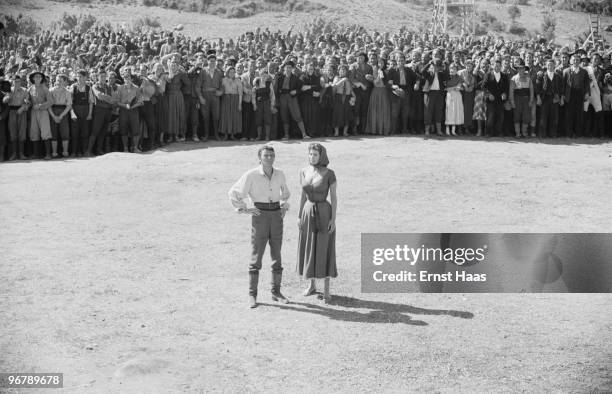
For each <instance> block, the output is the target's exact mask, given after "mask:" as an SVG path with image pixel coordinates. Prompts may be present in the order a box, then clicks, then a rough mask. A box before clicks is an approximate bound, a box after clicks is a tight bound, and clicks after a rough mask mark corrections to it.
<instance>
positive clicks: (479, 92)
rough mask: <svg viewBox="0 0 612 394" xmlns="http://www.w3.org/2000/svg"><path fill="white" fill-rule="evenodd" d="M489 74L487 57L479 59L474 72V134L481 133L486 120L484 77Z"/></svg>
mask: <svg viewBox="0 0 612 394" xmlns="http://www.w3.org/2000/svg"><path fill="white" fill-rule="evenodd" d="M488 74H489V59H481V60H480V63H479V68H478V71H476V72H475V73H474V77H475V79H476V87H475V89H476V94H475V95H474V114H473V115H472V119H473V120H475V121H476V125H477V127H478V130H477V132H476V136H477V137H480V136H482V135H483V129H484V123H485V122H486V120H487V100H486V97H485V88H484V78H485V77H486V76H487V75H488Z"/></svg>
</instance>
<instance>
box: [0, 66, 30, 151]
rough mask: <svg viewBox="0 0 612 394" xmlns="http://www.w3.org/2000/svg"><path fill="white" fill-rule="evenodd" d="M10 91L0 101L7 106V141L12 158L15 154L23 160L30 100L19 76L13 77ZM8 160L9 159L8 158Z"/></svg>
mask: <svg viewBox="0 0 612 394" xmlns="http://www.w3.org/2000/svg"><path fill="white" fill-rule="evenodd" d="M12 79H13V83H12V87H11V91H10V92H9V94H8V95H5V96H4V98H3V99H2V101H3V102H4V103H6V104H7V105H8V131H9V140H10V142H11V145H12V148H13V154H12V155H11V158H13V157H14V156H15V155H16V153H15V152H17V154H18V155H19V159H20V160H25V159H26V156H25V154H24V150H23V148H24V143H25V140H26V134H27V124H28V112H27V111H28V107H29V105H30V98H29V93H28V91H27V90H26V89H25V88H24V87H22V86H21V85H22V83H23V80H22V79H21V77H20V76H19V75H14V76H13V78H12ZM9 160H10V158H9Z"/></svg>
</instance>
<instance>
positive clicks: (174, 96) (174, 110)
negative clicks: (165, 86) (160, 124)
mask: <svg viewBox="0 0 612 394" xmlns="http://www.w3.org/2000/svg"><path fill="white" fill-rule="evenodd" d="M186 130H187V119H185V102H184V100H183V93H181V92H180V91H178V92H170V93H169V94H168V130H167V132H168V134H170V135H180V136H184V135H185V131H186Z"/></svg>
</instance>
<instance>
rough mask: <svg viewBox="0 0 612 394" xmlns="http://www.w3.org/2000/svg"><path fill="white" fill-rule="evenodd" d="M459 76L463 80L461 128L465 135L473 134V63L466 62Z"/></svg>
mask: <svg viewBox="0 0 612 394" xmlns="http://www.w3.org/2000/svg"><path fill="white" fill-rule="evenodd" d="M459 76H460V77H461V79H463V90H462V94H461V99H462V102H463V127H464V132H465V134H472V133H473V123H474V120H473V119H472V117H473V116H474V101H475V97H476V82H477V79H476V76H475V75H474V62H473V61H472V60H471V59H468V60H466V62H465V68H464V69H463V70H460V71H459Z"/></svg>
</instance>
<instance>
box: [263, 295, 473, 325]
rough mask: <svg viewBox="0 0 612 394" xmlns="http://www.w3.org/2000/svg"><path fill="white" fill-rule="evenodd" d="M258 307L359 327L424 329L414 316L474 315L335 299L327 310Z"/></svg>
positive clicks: (298, 304)
mask: <svg viewBox="0 0 612 394" xmlns="http://www.w3.org/2000/svg"><path fill="white" fill-rule="evenodd" d="M259 305H261V306H273V307H276V308H280V309H285V310H292V311H296V312H305V313H313V314H315V315H321V316H326V317H328V318H330V319H333V320H342V321H350V322H358V323H404V324H410V325H414V326H427V325H428V323H426V322H424V321H422V320H413V319H412V317H411V316H408V315H407V314H414V315H446V316H452V317H460V318H462V319H471V318H473V317H474V314H473V313H471V312H467V311H456V310H447V309H425V308H418V307H415V306H412V305H407V304H392V303H389V302H381V301H367V300H361V299H358V298H353V297H343V296H334V297H333V298H332V300H331V302H330V303H329V304H327V305H326V306H323V305H318V304H309V303H304V302H295V301H294V302H291V303H289V304H265V303H260V304H259ZM329 306H340V307H343V308H359V309H369V310H370V311H368V312H358V311H353V310H343V309H337V308H331V307H329Z"/></svg>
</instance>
